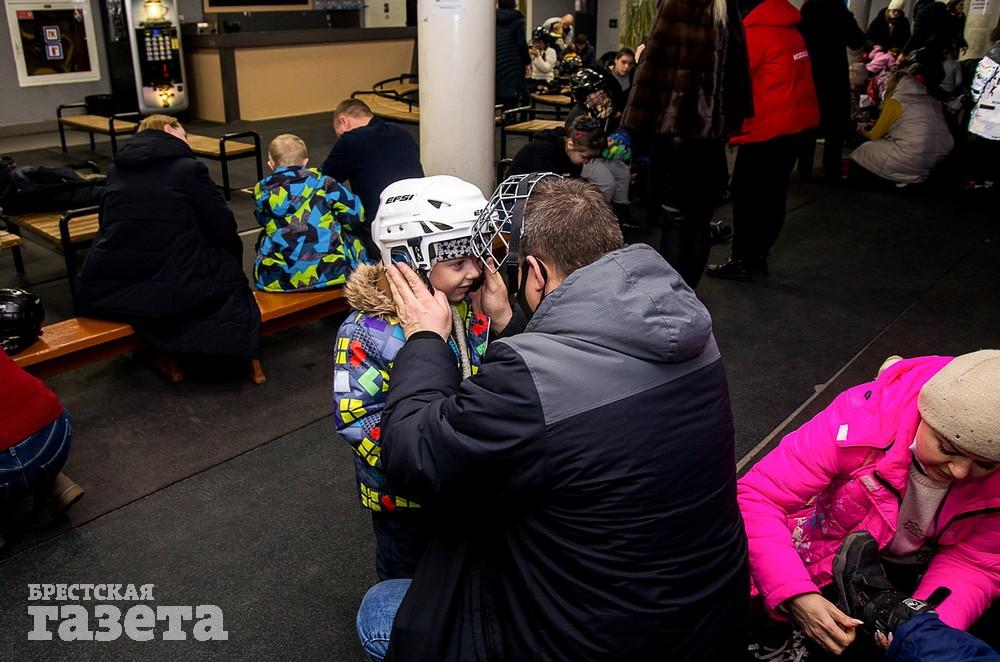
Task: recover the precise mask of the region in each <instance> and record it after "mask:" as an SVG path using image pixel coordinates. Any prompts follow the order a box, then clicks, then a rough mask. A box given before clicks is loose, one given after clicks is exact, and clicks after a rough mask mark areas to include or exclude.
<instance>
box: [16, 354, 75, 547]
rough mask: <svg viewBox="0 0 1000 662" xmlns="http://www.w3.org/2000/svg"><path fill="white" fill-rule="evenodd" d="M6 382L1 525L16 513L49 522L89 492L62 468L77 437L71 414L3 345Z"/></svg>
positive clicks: (40, 522) (36, 522)
mask: <svg viewBox="0 0 1000 662" xmlns="http://www.w3.org/2000/svg"><path fill="white" fill-rule="evenodd" d="M0 384H3V397H2V398H0V531H2V530H5V529H9V528H11V527H12V526H13V525H14V524H15V523H16V522H15V513H17V514H29V513H30V518H31V523H32V525H33V526H36V527H39V526H44V525H46V524H48V523H49V522H50V521H51V520H52V518H53V517H54V516H55V515H58V514H59V513H62V512H64V511H65V510H66V509H67V508H69V507H70V506H71V505H73V503H75V502H76V500H77V499H79V498H80V497H81V496H83V488H81V487H80V486H79V485H77V484H76V483H74V482H73V481H72V480H70V479H69V478H68V477H67V476H66V474H64V473H62V468H63V465H64V464H66V458H67V457H68V456H69V448H70V442H71V439H72V437H73V427H72V424H71V422H70V418H69V414H67V413H66V410H65V409H63V406H62V405H61V404H60V403H59V398H57V397H56V395H55V393H53V392H52V391H50V390H49V389H47V388H45V385H44V384H42V382H41V380H39V379H37V378H35V377H32V376H31V375H29V374H28V373H27V372H25V371H24V370H22V369H21V368H20V367H19V366H18V365H17V364H16V363H14V360H13V359H12V358H10V357H9V356H7V353H6V352H4V351H3V350H2V349H0ZM3 544H4V539H3V535H2V533H0V547H2V546H3Z"/></svg>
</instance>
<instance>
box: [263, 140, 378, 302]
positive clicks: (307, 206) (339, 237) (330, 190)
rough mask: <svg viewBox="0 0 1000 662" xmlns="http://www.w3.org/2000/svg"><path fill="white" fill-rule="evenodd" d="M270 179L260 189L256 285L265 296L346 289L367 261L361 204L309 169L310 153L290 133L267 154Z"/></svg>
mask: <svg viewBox="0 0 1000 662" xmlns="http://www.w3.org/2000/svg"><path fill="white" fill-rule="evenodd" d="M267 164H268V165H269V166H270V167H271V170H273V171H274V172H272V173H271V174H270V175H268V176H267V177H265V178H264V179H262V180H261V181H259V182H258V183H257V185H256V186H255V187H254V191H253V193H254V205H255V207H254V217H256V219H257V222H258V223H259V224H260V225H261V227H262V228H264V230H263V232H262V233H261V236H260V239H259V240H258V242H257V259H256V260H254V264H253V277H254V285H255V286H256V288H257V289H258V290H263V291H265V292H295V291H301V290H318V289H321V288H324V287H334V286H337V285H343V284H344V283H345V282H346V281H347V276H348V275H349V274H350V272H351V271H353V270H354V269H355V268H356V267H357V266H358V264H360V263H364V262H366V261H367V257H366V256H365V249H364V244H362V242H361V240H360V239H359V238H358V236H357V230H358V228H359V226H360V225H361V223H363V222H364V220H363V210H362V209H361V201H360V200H359V199H358V198H357V197H355V196H354V195H353V194H352V193H351V192H350V191H348V190H347V189H346V188H344V187H343V186H342V185H340V184H339V183H337V180H335V179H333V178H332V177H327V176H326V175H322V174H320V172H319V171H318V170H315V169H312V168H307V167H306V166H307V165H308V164H309V152H308V150H307V149H306V144H305V143H304V142H303V141H302V139H301V138H299V137H298V136H295V135H292V134H290V133H284V134H282V135H280V136H278V137H277V138H275V139H274V140H272V141H271V145H270V146H269V147H268V149H267Z"/></svg>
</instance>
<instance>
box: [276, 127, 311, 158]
mask: <svg viewBox="0 0 1000 662" xmlns="http://www.w3.org/2000/svg"><path fill="white" fill-rule="evenodd" d="M267 158H268V159H270V161H271V163H273V164H274V165H275V166H293V165H295V166H300V165H302V164H303V163H305V160H306V159H308V158H309V148H307V147H306V143H305V141H304V140H302V138H299V137H298V136H296V135H295V134H292V133H283V134H281V135H280V136H277V137H276V138H275V139H274V140H272V141H271V144H270V145H268V147H267Z"/></svg>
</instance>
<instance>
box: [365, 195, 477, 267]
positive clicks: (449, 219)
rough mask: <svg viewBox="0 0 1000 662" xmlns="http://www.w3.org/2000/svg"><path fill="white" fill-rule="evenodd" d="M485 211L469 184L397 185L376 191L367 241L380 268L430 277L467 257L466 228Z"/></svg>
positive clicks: (469, 227)
mask: <svg viewBox="0 0 1000 662" xmlns="http://www.w3.org/2000/svg"><path fill="white" fill-rule="evenodd" d="M485 207H486V198H485V197H484V196H483V193H482V191H480V190H479V188H478V187H476V186H475V185H473V184H470V183H469V182H466V181H463V180H461V179H459V178H458V177H452V176H450V175H434V176H432V177H420V178H416V179H403V180H400V181H398V182H395V183H393V184H390V185H389V186H387V187H386V188H385V190H384V191H382V195H381V196H380V199H379V208H378V213H377V214H376V215H375V220H374V221H373V222H372V237H373V238H374V239H375V242H376V243H377V244H378V247H379V250H380V251H382V262H383V263H384V264H385V265H386V266H388V265H390V264H392V263H394V262H406V263H407V264H409V265H410V266H411V267H412V268H413V269H414V270H416V271H425V272H426V271H430V270H431V268H432V267H433V266H434V265H435V264H437V263H438V262H440V261H442V260H452V259H455V258H459V257H464V256H466V255H472V248H471V245H470V242H469V237H470V236H471V235H472V226H473V224H474V223H475V222H476V219H477V218H478V217H479V214H480V212H482V210H483V208H485Z"/></svg>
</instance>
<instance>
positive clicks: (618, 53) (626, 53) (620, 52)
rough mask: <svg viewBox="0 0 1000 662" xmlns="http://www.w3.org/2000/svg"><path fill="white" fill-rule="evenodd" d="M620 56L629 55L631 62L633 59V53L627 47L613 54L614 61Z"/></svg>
mask: <svg viewBox="0 0 1000 662" xmlns="http://www.w3.org/2000/svg"><path fill="white" fill-rule="evenodd" d="M622 55H631V56H632V59H633V60H634V59H635V51H633V50H632V49H631V48H628V47H626V48H619V49H618V52H617V53H615V59H616V60H617V59H618V58H620V57H621V56H622Z"/></svg>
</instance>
